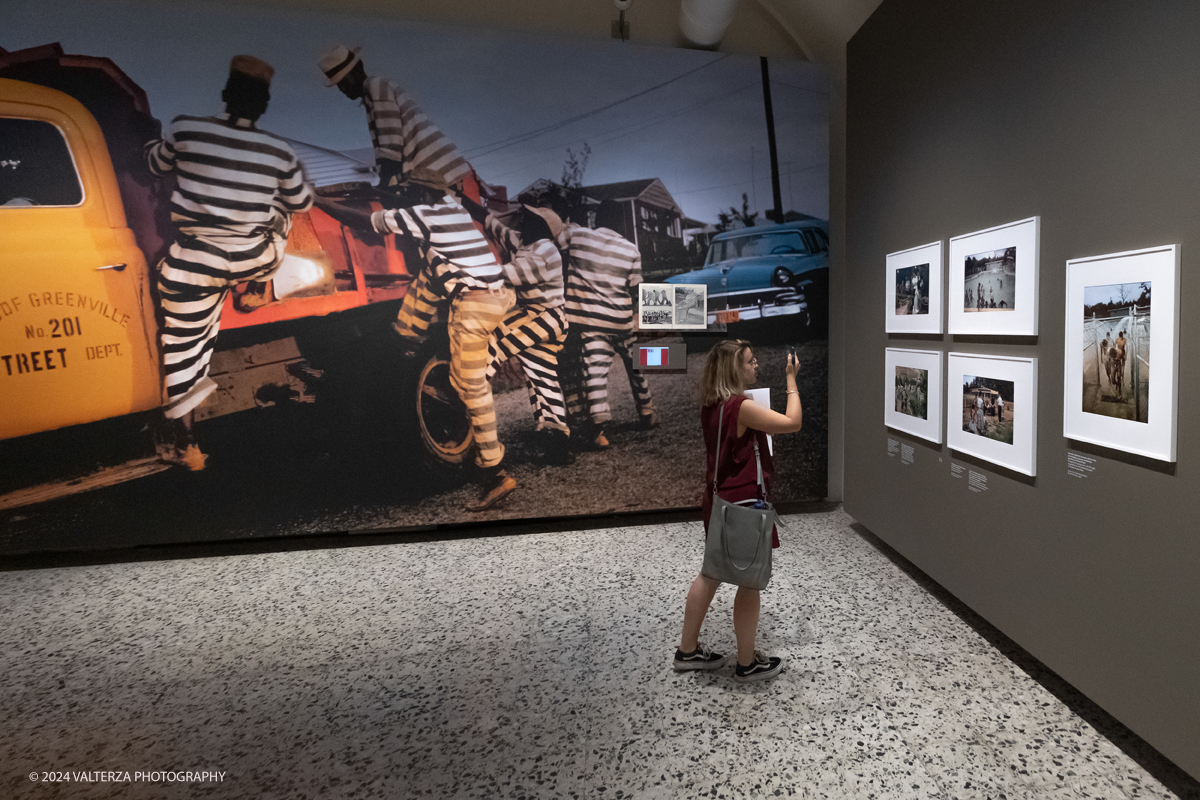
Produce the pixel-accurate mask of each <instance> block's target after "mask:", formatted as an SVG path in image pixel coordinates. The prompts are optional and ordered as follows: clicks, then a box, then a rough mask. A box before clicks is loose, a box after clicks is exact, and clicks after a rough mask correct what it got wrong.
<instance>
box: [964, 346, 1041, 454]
mask: <svg viewBox="0 0 1200 800" xmlns="http://www.w3.org/2000/svg"><path fill="white" fill-rule="evenodd" d="M946 443H947V444H948V445H950V449H951V450H957V451H958V452H960V453H966V454H968V455H972V456H976V457H977V458H982V459H984V460H985V461H991V462H992V463H993V464H999V465H1000V466H1002V467H1007V468H1008V469H1011V470H1013V471H1014V472H1020V473H1023V474H1025V475H1036V474H1037V359H1036V358H1016V357H1009V356H989V355H978V354H974V353H950V354H949V356H948V357H947V359H946Z"/></svg>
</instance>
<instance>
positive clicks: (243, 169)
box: [146, 56, 313, 470]
mask: <svg viewBox="0 0 1200 800" xmlns="http://www.w3.org/2000/svg"><path fill="white" fill-rule="evenodd" d="M273 74H274V70H273V69H272V68H271V66H270V65H269V64H267V63H266V62H263V61H260V60H259V59H256V58H253V57H251V56H235V57H234V58H233V61H232V62H231V65H230V74H229V80H228V83H227V84H226V86H225V91H224V93H223V94H222V97H223V99H224V100H225V104H226V105H225V108H226V113H225V114H222V115H220V116H216V117H194V116H180V117H176V118H175V120H174V121H173V122H172V123H171V125H170V126H169V127H168V128H167V131H166V133H165V134H164V136H163V138H162V139H161V140H158V141H155V142H151V143H150V144H148V145H147V146H146V157H147V160H148V162H149V165H150V171H151V172H153V173H154V174H155V175H160V176H162V175H167V174H168V173H173V174H174V175H175V179H176V182H175V190H174V191H173V192H172V194H171V221H172V223H173V224H174V227H175V230H176V235H175V240H174V242H173V243H172V244H171V247H170V250H169V251H168V253H167V256H166V257H165V258H164V259H163V260H162V262H161V263H160V264H159V272H158V293H159V301H160V303H161V305H162V312H163V329H162V335H161V338H162V351H163V362H164V367H165V373H166V393H167V405H166V407H165V409H164V413H165V415H166V416H167V418H168V419H171V420H178V421H179V422H177V423H175V425H176V428H177V430H176V433H177V443H176V457H175V459H174V460H176V461H178V462H179V463H181V464H183V465H184V466H187V467H188V468H189V469H193V470H199V469H203V467H204V460H205V456H204V455H203V453H201V452H200V449H199V447H198V445H196V443H195V441H194V439H192V436H191V425H192V420H193V414H194V411H195V408H196V406H197V405H199V404H200V403H201V402H202V401H203V400H204V399H205V398H206V397H208V396H209V395H210V394H212V392H213V391H214V390H215V389H216V387H217V385H216V383H215V382H214V381H213V380H212V379H211V378H209V377H208V370H209V361H210V359H211V358H212V351H213V345H214V343H215V341H216V337H217V332H218V330H219V329H220V325H221V310H222V308H223V306H224V303H225V298H226V296H227V295H228V294H229V291H230V289H231V288H232V287H233V286H235V285H237V284H239V283H243V282H246V281H266V280H269V279H270V277H271V276H272V275H273V274H274V273H275V271H276V270H277V269H278V268H279V265H280V264H281V263H282V261H283V254H284V247H285V246H286V244H287V233H288V230H289V228H290V227H291V215H292V214H294V213H296V212H300V211H305V210H307V209H308V208H309V207H311V206H312V202H313V192H312V189H311V187H310V186H309V185H308V184H307V183H306V182H305V180H304V173H303V170H302V169H301V167H300V163H299V162H298V161H297V159H296V155H295V153H294V152H293V151H292V149H291V147H289V146H288V144H287V143H286V142H284V141H283V140H282V139H279V138H278V137H276V136H273V135H271V134H269V133H267V132H265V131H262V130H259V129H258V128H257V127H256V125H255V121H256V120H257V119H258V118H259V117H260V116H261V115H262V113H263V112H264V111H265V110H266V108H267V103H268V101H269V99H270V89H269V86H270V80H271V76H272V75H273Z"/></svg>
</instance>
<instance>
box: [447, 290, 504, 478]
mask: <svg viewBox="0 0 1200 800" xmlns="http://www.w3.org/2000/svg"><path fill="white" fill-rule="evenodd" d="M513 300H514V296H513V291H512V289H509V288H508V287H507V286H502V285H501V286H498V287H497V288H496V289H492V290H484V291H473V292H461V293H460V294H459V295H458V296H457V297H455V298H454V300H452V301H451V303H450V319H449V323H450V325H449V332H450V385H451V386H453V387H454V391H456V392H458V396H459V397H460V398H462V401H463V404H464V405H466V407H467V416H469V417H470V418H471V433H472V434H474V436H475V447H476V451H475V464H476V465H477V466H479V467H484V468H486V467H496V466H499V465H500V462H501V461H503V460H504V445H503V444H501V443H500V439H499V437H498V435H497V433H496V403H495V401H494V400H493V398H492V384H491V383H489V382H488V374H487V372H488V343H489V342H490V341H491V338H492V331H494V330H496V328H497V327H498V326H499V325H500V322H501V320H503V319H504V314H505V312H507V311H508V310H509V309H510V308H512V304H513Z"/></svg>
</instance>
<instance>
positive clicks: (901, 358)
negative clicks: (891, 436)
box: [883, 347, 942, 444]
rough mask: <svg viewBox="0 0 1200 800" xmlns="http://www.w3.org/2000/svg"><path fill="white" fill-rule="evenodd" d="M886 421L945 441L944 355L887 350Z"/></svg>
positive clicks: (891, 424) (931, 351)
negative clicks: (943, 402) (943, 413)
mask: <svg viewBox="0 0 1200 800" xmlns="http://www.w3.org/2000/svg"><path fill="white" fill-rule="evenodd" d="M883 361H884V380H883V424H884V425H887V426H888V427H889V428H895V429H896V430H899V431H905V432H907V433H911V434H912V435H913V436H920V437H921V438H922V439H928V440H929V441H931V442H935V443H937V444H941V443H942V354H941V353H940V352H938V351H935V350H903V349H901V348H898V347H889V348H887V349H886V350H884V355H883Z"/></svg>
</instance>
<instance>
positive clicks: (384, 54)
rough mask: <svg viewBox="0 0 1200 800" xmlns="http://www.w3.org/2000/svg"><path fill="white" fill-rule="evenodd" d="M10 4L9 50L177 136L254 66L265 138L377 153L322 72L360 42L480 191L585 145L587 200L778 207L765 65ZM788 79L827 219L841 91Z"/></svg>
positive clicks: (147, 9)
mask: <svg viewBox="0 0 1200 800" xmlns="http://www.w3.org/2000/svg"><path fill="white" fill-rule="evenodd" d="M6 5H7V6H8V9H7V11H6V12H5V21H4V25H3V27H2V28H0V47H4V48H6V49H8V50H16V49H20V48H24V47H32V46H35V45H39V44H46V43H49V42H55V41H57V42H60V43H61V44H62V45H63V47H64V49H65V50H66V51H67V52H68V53H80V54H84V55H94V56H107V57H109V58H111V59H113V61H115V62H116V63H117V65H118V66H120V67H121V68H122V69H123V70H124V71H125V72H126V73H127V74H128V75H129V76H130V77H131V78H133V80H135V81H136V82H137V83H139V84H140V85H141V86H142V87H143V88H144V89H145V90H146V93H147V95H148V96H149V98H150V106H151V110H152V111H153V113H154V115H155V116H157V117H158V118H159V119H162V120H164V121H167V120H170V119H171V118H173V117H174V116H176V115H177V114H184V113H187V114H208V113H216V112H219V111H221V110H222V106H221V102H220V91H221V87H222V86H223V84H224V80H225V77H226V75H227V74H228V65H229V59H230V57H231V56H233V55H236V54H238V53H248V54H251V55H255V56H258V57H260V58H263V59H265V60H267V61H269V62H270V63H271V64H272V65H274V67H275V69H276V74H275V81H274V83H273V85H272V100H271V107H270V109H269V110H268V111H267V114H266V115H265V116H264V117H263V119H262V120H261V123H260V124H261V126H262V127H263V128H265V129H267V130H269V131H272V132H274V133H278V134H281V135H284V136H288V137H291V138H294V139H299V140H302V141H306V142H310V143H312V144H317V145H321V146H324V147H329V148H332V149H335V150H356V149H360V148H369V147H370V138H369V135H368V133H367V126H366V116H365V114H364V112H363V110H362V109H361V108H360V107H358V105H357V104H356V103H353V102H352V101H350V100H347V99H346V98H345V97H343V96H342V95H341V94H340V93H339V92H338V91H337V90H336V89H328V88H326V87H325V85H324V81H323V79H322V76H321V74H320V72H319V70H318V69H317V66H316V59H317V58H318V57H319V56H320V55H321V54H322V53H323V52H324V51H325V50H326V49H327V48H329V47H331V46H333V45H336V44H346V45H348V46H351V47H361V48H362V56H363V60H364V63H365V65H366V67H367V72H368V74H373V75H380V76H382V77H386V78H390V79H392V80H394V81H395V82H396V83H397V84H398V85H400V86H401V87H402V88H404V89H405V90H407V91H408V92H409V93H410V94H411V95H412V96H413V98H414V99H415V100H416V101H417V102H418V103H419V104H420V105H421V106H422V107H423V108H424V110H425V112H426V114H428V115H429V117H430V118H431V119H433V121H434V122H435V123H436V124H437V125H438V126H439V127H440V128H441V129H442V130H443V131H444V132H445V133H446V134H447V135H448V136H449V137H450V138H451V139H452V140H453V141H454V142H455V143H456V144H457V145H458V146H459V148H460V149H461V150H462V151H463V152H464V154H465V155H466V156H467V158H468V160H470V162H471V163H472V165H473V166H474V167H475V169H476V171H477V172H478V173H479V175H480V177H481V178H483V179H484V180H485V181H487V182H489V183H492V184H499V185H504V186H507V187H508V188H509V191H510V193H515V192H516V191H519V190H520V189H523V188H524V187H525V186H527V185H529V184H530V183H532V182H533V181H534V180H537V179H538V178H550V179H552V180H558V179H559V178H560V177H561V174H562V167H563V162H564V160H565V157H566V151H567V148H571V149H573V150H575V151H579V150H580V149H581V148H582V147H583V144H584V143H585V142H586V143H587V144H588V145H590V147H591V150H592V156H591V160H590V162H589V164H588V167H587V172H586V173H585V175H584V183H586V184H595V183H609V182H614V181H625V180H635V179H639V178H654V177H657V178H661V179H662V181H663V183H664V184H665V185H666V187H667V189H668V191H670V192H671V194H672V196H674V198H675V200H676V202H678V203H679V204H680V206H681V207H682V208H683V210H684V213H685V214H687V215H688V216H690V217H693V218H695V219H699V220H703V221H707V222H715V221H716V215H717V212H718V211H720V210H724V209H725V208H727V207H728V206H731V205H735V206H740V205H741V196H742V193H743V192H746V193H747V194H748V195H749V196H750V207H751V209H752V210H759V211H765V210H766V209H768V208H769V207H770V206H771V181H770V173H769V170H768V151H767V133H766V122H765V118H764V114H763V105H762V84H761V78H760V72H759V63H758V59H756V58H750V57H745V56H734V57H722V55H721V54H719V53H710V52H700V51H692V50H681V49H665V48H645V47H639V46H636V45H630V44H627V43H626V44H623V43H620V42H616V41H613V42H611V43H609V42H591V41H579V40H568V39H555V38H546V37H538V38H533V37H525V36H520V35H514V34H512V33H508V32H505V33H500V32H492V31H486V30H479V29H474V28H449V27H442V26H432V25H427V24H422V23H412V22H405V21H402V20H395V19H377V18H367V17H361V16H330V15H327V14H318V13H315V12H312V11H289V12H287V14H286V15H284V14H281V13H280V12H279V11H278V10H277V9H269V8H262V7H246V6H244V5H243V6H225V5H213V6H204V5H201V4H200V3H196V4H193V5H189V8H187V9H179V8H177V7H168V6H163V5H157V6H156V5H143V4H138V3H133V2H116V1H114V0H88V2H74V0H15V2H14V0H7V3H6ZM672 79H675V80H672ZM771 79H772V80H771V83H772V97H773V101H774V107H775V121H776V136H777V138H778V145H779V162H780V171H781V173H782V175H781V184H782V194H783V203H784V208H785V209H795V210H797V211H800V212H803V213H806V214H811V215H813V216H817V217H820V218H822V219H825V218H827V217H828V193H829V189H828V186H829V183H828V169H829V165H828V152H829V97H828V80H827V75H826V73H825V71H824V70H823V69H821V68H819V67H816V66H814V65H811V64H807V63H803V62H792V61H781V60H773V61H772V62H771ZM664 83H665V84H666V85H665V86H661V87H659V84H664ZM655 87H659V88H655ZM639 93H641V94H639ZM627 98H632V99H627ZM621 101H624V102H621ZM612 104H615V105H612ZM610 105H611V107H608V106H610ZM600 109H602V110H600ZM597 110H598V111H597ZM593 111H597V113H594V114H589V112H593ZM585 114H586V115H587V116H586V117H584V118H583V119H580V120H578V121H574V122H571V120H573V119H575V118H576V117H579V116H580V115H585ZM539 131H540V133H538V134H537V135H529V134H531V133H533V132H539Z"/></svg>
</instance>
